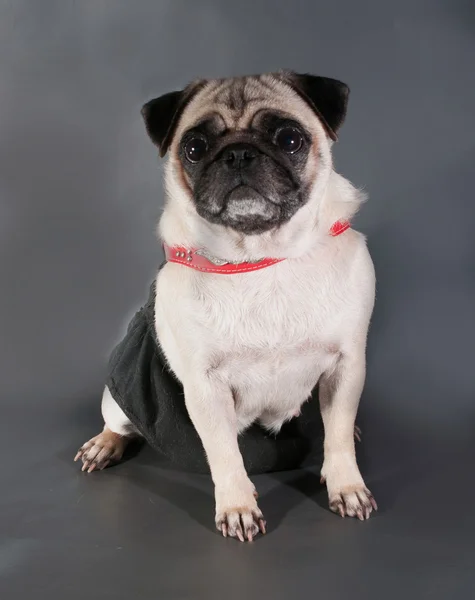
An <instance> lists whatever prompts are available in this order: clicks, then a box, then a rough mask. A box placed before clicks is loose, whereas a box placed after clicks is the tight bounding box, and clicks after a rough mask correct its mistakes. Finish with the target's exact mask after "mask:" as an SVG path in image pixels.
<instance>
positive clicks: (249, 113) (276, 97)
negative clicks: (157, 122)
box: [175, 75, 325, 139]
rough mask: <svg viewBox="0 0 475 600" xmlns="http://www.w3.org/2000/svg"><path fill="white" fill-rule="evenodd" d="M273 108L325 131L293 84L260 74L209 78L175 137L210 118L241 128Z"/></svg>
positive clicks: (313, 131)
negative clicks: (212, 79)
mask: <svg viewBox="0 0 475 600" xmlns="http://www.w3.org/2000/svg"><path fill="white" fill-rule="evenodd" d="M272 112H275V113H278V114H281V115H283V116H287V117H289V118H291V119H295V120H297V121H299V122H300V123H302V124H303V125H304V126H305V128H306V129H307V131H308V132H309V133H311V134H312V135H315V136H318V137H319V136H321V135H325V134H324V130H323V127H322V125H321V124H320V121H319V119H318V117H317V116H316V115H315V113H314V112H313V110H312V109H311V108H310V107H309V106H308V105H307V103H306V102H305V101H304V100H302V99H301V98H300V96H299V95H298V94H297V93H296V92H294V90H293V89H292V88H291V87H290V86H288V85H286V84H285V83H284V82H282V81H279V80H278V79H276V78H275V77H273V76H272V75H261V76H256V77H236V78H233V79H223V80H215V81H210V82H208V83H207V84H206V85H205V86H204V87H203V88H202V89H201V90H200V91H199V92H198V94H197V95H196V96H195V97H194V98H193V100H192V101H191V102H190V103H189V105H188V106H187V108H186V109H185V111H184V114H183V115H182V118H181V120H180V123H179V126H178V128H177V132H176V136H175V137H176V139H180V138H181V136H182V135H183V133H184V132H185V131H186V130H188V129H190V128H192V127H193V126H195V125H197V124H198V123H200V122H202V121H203V120H204V119H207V118H212V119H213V121H214V122H215V123H216V125H217V126H218V127H220V128H223V129H228V130H242V129H247V128H249V127H250V126H251V125H253V124H254V122H255V120H256V119H259V117H260V116H263V115H265V114H266V113H272Z"/></svg>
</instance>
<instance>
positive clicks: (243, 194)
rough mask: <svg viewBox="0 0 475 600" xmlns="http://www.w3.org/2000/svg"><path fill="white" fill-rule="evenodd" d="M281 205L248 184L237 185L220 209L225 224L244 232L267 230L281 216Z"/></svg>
mask: <svg viewBox="0 0 475 600" xmlns="http://www.w3.org/2000/svg"><path fill="white" fill-rule="evenodd" d="M280 213H281V210H280V207H279V206H278V205H276V204H275V203H274V202H272V201H271V200H269V199H268V198H266V197H265V196H263V195H262V194H261V193H260V192H258V191H257V190H255V189H254V188H252V187H250V186H249V185H246V184H241V185H238V186H237V187H235V188H234V189H233V190H231V192H229V194H228V195H227V197H226V199H225V201H224V206H223V208H222V210H221V211H220V215H219V217H220V219H221V220H222V222H223V224H226V225H228V226H229V227H232V228H233V229H237V230H239V231H242V232H244V233H252V232H259V231H265V230H268V229H270V228H271V227H273V226H274V224H275V223H277V222H278V220H279V218H280Z"/></svg>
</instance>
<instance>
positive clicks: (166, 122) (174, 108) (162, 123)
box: [141, 81, 206, 157]
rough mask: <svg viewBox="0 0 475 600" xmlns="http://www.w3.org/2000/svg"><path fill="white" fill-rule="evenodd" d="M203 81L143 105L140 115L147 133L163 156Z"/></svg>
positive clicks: (202, 85)
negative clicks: (184, 112) (182, 116)
mask: <svg viewBox="0 0 475 600" xmlns="http://www.w3.org/2000/svg"><path fill="white" fill-rule="evenodd" d="M205 83H206V82H205V81H197V82H195V83H192V84H190V85H188V86H187V87H186V88H185V89H184V90H182V91H179V92H169V93H168V94H164V95H163V96H159V97H158V98H154V99H153V100H150V101H149V102H147V103H146V104H144V105H143V107H142V110H141V113H142V117H143V120H144V121H145V127H146V129H147V133H148V135H149V136H150V139H151V140H152V142H153V143H154V144H155V145H156V146H158V149H159V151H160V156H162V157H163V156H165V154H166V153H167V150H168V148H169V147H170V144H171V142H172V139H173V135H174V133H175V131H176V128H177V125H178V121H179V120H180V117H181V115H182V114H183V111H184V110H185V108H186V106H187V105H188V104H189V103H190V101H191V99H192V98H194V96H195V95H196V94H197V92H198V91H199V90H200V89H202V88H203V87H204V85H205Z"/></svg>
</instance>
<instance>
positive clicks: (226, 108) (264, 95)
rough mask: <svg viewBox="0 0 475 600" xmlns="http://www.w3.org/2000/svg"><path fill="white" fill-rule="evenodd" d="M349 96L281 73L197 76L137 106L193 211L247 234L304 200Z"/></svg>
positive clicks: (332, 84) (316, 80) (340, 88)
mask: <svg viewBox="0 0 475 600" xmlns="http://www.w3.org/2000/svg"><path fill="white" fill-rule="evenodd" d="M347 97H348V88H347V86H346V85H344V84H343V83H341V82H339V81H336V80H333V79H328V78H322V77H316V76H311V75H297V74H295V73H288V72H282V73H277V74H267V75H260V76H250V77H239V78H232V79H222V80H210V81H198V82H195V83H193V84H191V85H190V86H188V87H187V88H185V90H183V91H181V92H172V93H171V94H167V95H165V96H161V97H160V98H157V99H155V100H152V101H150V102H149V103H147V104H146V105H145V106H144V108H143V109H142V114H143V116H144V119H145V123H146V126H147V130H148V132H149V135H150V137H151V138H152V140H153V141H154V142H155V143H156V145H157V146H158V147H159V148H160V151H161V154H162V155H164V154H165V153H166V152H167V150H170V152H171V160H172V161H173V162H174V166H175V174H176V178H177V184H178V185H179V186H180V187H181V188H182V189H183V191H184V192H186V194H187V195H188V197H189V201H190V202H191V203H193V205H194V207H195V209H196V212H197V213H198V214H199V215H200V216H201V217H202V218H204V219H206V220H207V221H208V222H210V223H214V224H217V225H221V226H223V227H228V228H231V229H233V230H235V231H237V232H240V233H242V234H245V235H253V234H260V233H264V232H266V231H269V230H273V229H276V228H279V227H281V226H282V225H284V224H285V223H287V222H288V221H289V220H290V219H291V218H292V217H293V216H294V215H295V213H296V212H297V211H298V210H299V209H300V208H301V207H302V206H304V205H305V204H306V203H307V202H308V200H309V198H310V194H311V190H312V186H313V184H314V182H315V179H316V177H317V176H318V173H319V171H320V170H321V168H322V165H324V164H325V162H327V163H328V161H331V159H330V153H329V148H330V143H331V140H334V139H336V131H337V130H338V128H339V127H340V125H341V123H342V122H343V119H344V116H345V112H346V104H347Z"/></svg>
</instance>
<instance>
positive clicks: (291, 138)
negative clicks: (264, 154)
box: [275, 127, 303, 154]
mask: <svg viewBox="0 0 475 600" xmlns="http://www.w3.org/2000/svg"><path fill="white" fill-rule="evenodd" d="M275 141H276V144H277V145H278V146H279V148H280V149H281V150H283V151H284V152H287V154H295V153H296V152H298V151H299V150H300V148H301V147H302V145H303V137H302V134H301V133H300V131H298V129H295V128H294V127H284V128H283V129H281V130H280V131H278V132H277V136H276V138H275Z"/></svg>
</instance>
